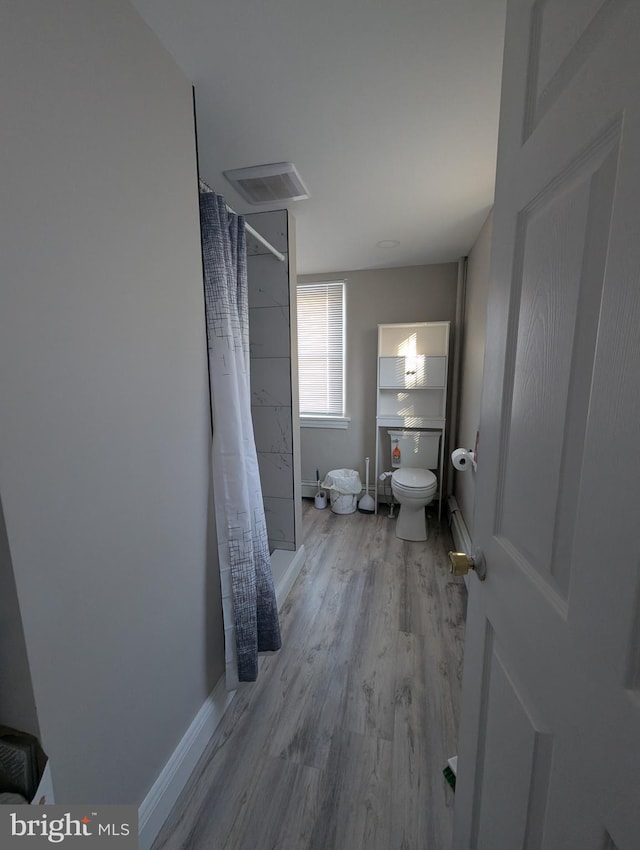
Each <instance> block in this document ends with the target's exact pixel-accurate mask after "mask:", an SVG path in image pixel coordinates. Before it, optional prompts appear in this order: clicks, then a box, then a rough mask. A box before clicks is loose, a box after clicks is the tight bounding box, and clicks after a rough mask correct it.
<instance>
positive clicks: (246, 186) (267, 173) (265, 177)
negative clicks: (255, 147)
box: [223, 162, 309, 204]
mask: <svg viewBox="0 0 640 850" xmlns="http://www.w3.org/2000/svg"><path fill="white" fill-rule="evenodd" d="M223 173H224V176H225V177H226V178H227V180H228V181H229V183H231V185H232V186H233V187H234V189H237V191H238V192H240V194H241V195H242V197H243V198H245V200H247V201H249V203H250V204H275V203H280V202H281V201H303V200H305V198H308V197H309V192H308V191H307V187H306V186H305V185H304V183H303V182H302V180H301V179H300V175H299V174H298V172H297V171H296V167H295V165H293V163H291V162H272V163H271V164H270V165H254V166H253V167H252V168H234V169H233V170H231V171H225V172H223Z"/></svg>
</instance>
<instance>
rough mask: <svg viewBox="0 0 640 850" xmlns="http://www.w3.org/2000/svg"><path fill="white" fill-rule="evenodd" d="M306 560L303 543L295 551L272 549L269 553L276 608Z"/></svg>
mask: <svg viewBox="0 0 640 850" xmlns="http://www.w3.org/2000/svg"><path fill="white" fill-rule="evenodd" d="M306 560H307V553H306V551H305V548H304V545H303V546H301V547H300V548H299V549H298V550H297V551H296V552H289V551H288V550H286V549H274V551H273V552H272V553H271V571H272V572H273V581H274V585H275V590H276V599H277V601H278V610H280V609H281V608H282V605H283V603H284V600H285V599H286V598H287V596H288V594H289V591H290V590H291V588H292V587H293V583H294V581H295V580H296V579H297V578H298V573H299V572H300V570H301V569H302V568H303V567H304V564H305V561H306Z"/></svg>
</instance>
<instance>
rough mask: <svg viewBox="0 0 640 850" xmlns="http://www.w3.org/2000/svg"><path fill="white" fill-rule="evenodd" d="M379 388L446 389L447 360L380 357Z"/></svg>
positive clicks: (443, 358)
mask: <svg viewBox="0 0 640 850" xmlns="http://www.w3.org/2000/svg"><path fill="white" fill-rule="evenodd" d="M378 363H379V372H378V387H379V388H380V389H384V388H395V387H398V388H402V389H418V388H420V387H438V388H441V387H444V385H445V382H446V378H447V358H446V357H435V356H433V355H431V356H428V355H425V354H418V355H416V356H414V357H380V358H379V360H378Z"/></svg>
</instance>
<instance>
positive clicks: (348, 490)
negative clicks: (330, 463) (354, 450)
mask: <svg viewBox="0 0 640 850" xmlns="http://www.w3.org/2000/svg"><path fill="white" fill-rule="evenodd" d="M322 487H323V488H324V489H325V490H328V491H329V500H330V502H331V510H332V511H333V513H334V514H352V513H354V512H355V509H356V507H357V506H358V496H359V495H360V491H361V490H362V482H361V481H360V475H359V473H358V472H357V471H356V470H355V469H332V470H331V472H327V474H326V475H325V477H324V481H323V482H322Z"/></svg>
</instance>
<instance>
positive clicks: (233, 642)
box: [200, 192, 280, 690]
mask: <svg viewBox="0 0 640 850" xmlns="http://www.w3.org/2000/svg"><path fill="white" fill-rule="evenodd" d="M200 225H201V230H202V254H203V272H204V290H205V311H206V320H207V339H208V349H209V381H210V392H211V410H212V417H213V441H212V468H213V493H214V501H215V514H216V525H217V535H218V557H219V561H220V583H221V586H222V610H223V621H224V636H225V668H226V684H227V689H228V690H233V689H234V688H235V687H237V685H238V683H239V682H254V681H255V680H256V678H257V676H258V653H259V652H265V651H269V650H276V649H279V648H280V625H279V621H278V607H277V602H276V597H275V591H274V586H273V577H272V574H271V559H270V556H269V545H268V541H267V528H266V522H265V516H264V505H263V502H262V491H261V487H260V475H259V471H258V460H257V456H256V448H255V442H254V437H253V425H252V421H251V397H250V385H249V308H248V294H247V257H246V249H245V230H244V219H243V218H242V217H241V216H237V215H234V214H233V213H230V212H229V211H228V209H227V206H226V204H225V201H224V198H222V197H220V196H219V195H216V194H215V193H214V192H206V193H202V194H201V195H200Z"/></svg>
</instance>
